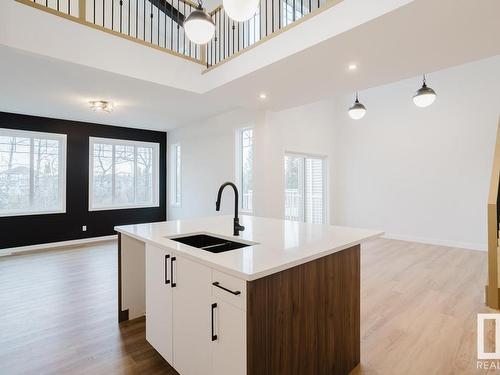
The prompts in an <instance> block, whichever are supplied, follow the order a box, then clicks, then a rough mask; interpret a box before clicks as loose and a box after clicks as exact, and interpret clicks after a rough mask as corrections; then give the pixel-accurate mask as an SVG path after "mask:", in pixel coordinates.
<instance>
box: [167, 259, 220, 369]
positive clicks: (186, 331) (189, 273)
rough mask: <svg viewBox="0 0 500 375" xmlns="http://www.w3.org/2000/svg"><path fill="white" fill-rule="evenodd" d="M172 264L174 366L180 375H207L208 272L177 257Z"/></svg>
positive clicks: (209, 332)
mask: <svg viewBox="0 0 500 375" xmlns="http://www.w3.org/2000/svg"><path fill="white" fill-rule="evenodd" d="M172 261H173V262H174V275H173V278H172V282H173V283H174V284H173V286H174V287H173V288H172V290H173V299H174V304H173V307H174V308H173V345H174V362H173V365H174V367H175V369H176V370H177V371H178V372H179V373H180V374H182V375H206V374H208V373H209V372H210V368H211V355H210V343H211V301H210V291H211V289H210V287H211V279H212V275H211V269H210V268H209V267H206V266H203V265H201V264H198V263H196V262H193V261H191V260H188V259H186V258H183V257H180V256H178V255H177V256H175V257H173V258H172Z"/></svg>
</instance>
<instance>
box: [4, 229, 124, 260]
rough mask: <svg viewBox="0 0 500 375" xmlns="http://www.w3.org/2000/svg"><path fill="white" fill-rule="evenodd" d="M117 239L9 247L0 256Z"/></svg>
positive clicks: (89, 239)
mask: <svg viewBox="0 0 500 375" xmlns="http://www.w3.org/2000/svg"><path fill="white" fill-rule="evenodd" d="M117 238H118V237H117V235H116V234H112V235H110V236H102V237H91V238H82V239H79V240H70V241H60V242H50V243H44V244H39V245H29V246H19V247H11V248H9V249H0V256H7V255H13V254H16V253H26V252H30V251H40V250H49V249H57V248H60V247H67V246H76V245H83V244H88V243H94V242H101V241H111V240H116V239H117Z"/></svg>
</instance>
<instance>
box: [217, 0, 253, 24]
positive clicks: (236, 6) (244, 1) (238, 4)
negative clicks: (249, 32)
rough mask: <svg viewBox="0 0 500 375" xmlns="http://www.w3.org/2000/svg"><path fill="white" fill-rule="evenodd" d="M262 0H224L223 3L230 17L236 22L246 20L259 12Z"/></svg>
mask: <svg viewBox="0 0 500 375" xmlns="http://www.w3.org/2000/svg"><path fill="white" fill-rule="evenodd" d="M259 1H260V0H224V1H223V2H222V5H223V7H224V10H225V11H226V14H227V15H228V17H229V18H231V19H232V20H234V21H236V22H244V21H247V20H249V19H250V18H252V17H253V16H254V15H255V13H256V12H257V8H258V7H259Z"/></svg>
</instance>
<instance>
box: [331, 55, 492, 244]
mask: <svg viewBox="0 0 500 375" xmlns="http://www.w3.org/2000/svg"><path fill="white" fill-rule="evenodd" d="M428 81H429V84H430V86H432V87H433V88H434V89H435V90H436V91H437V94H438V98H437V100H436V102H435V103H434V104H433V105H432V106H431V107H428V108H426V109H420V108H417V107H416V106H415V105H414V104H413V102H412V100H411V96H412V94H413V93H414V91H415V90H416V89H417V88H418V86H419V84H420V82H419V78H418V77H416V78H414V79H409V80H405V81H401V82H398V83H395V84H391V85H387V86H383V87H379V88H375V89H371V90H367V91H365V92H362V93H361V98H360V99H361V101H362V102H363V103H364V104H365V105H366V106H367V108H368V112H367V115H366V117H365V118H364V119H363V120H362V121H357V122H356V121H353V120H351V119H349V118H348V116H347V114H346V111H345V108H348V107H349V105H351V104H352V100H353V99H352V97H344V98H340V99H339V100H337V101H336V103H337V109H338V110H337V111H336V114H337V115H336V117H335V120H334V121H333V122H334V123H335V125H336V146H337V147H336V153H335V159H336V165H337V168H336V170H335V175H334V179H335V184H334V186H335V190H334V191H333V195H332V196H333V199H334V203H333V207H334V218H335V220H334V221H335V222H336V223H339V224H343V225H352V226H360V227H373V228H380V229H383V230H385V231H386V232H387V233H388V235H390V236H392V237H399V238H404V239H410V240H411V239H413V240H418V241H424V242H430V243H438V244H439V243H442V244H445V245H450V246H458V247H466V248H475V249H478V248H479V249H484V248H485V246H486V201H487V193H488V187H489V180H490V174H491V166H492V157H493V149H494V142H495V134H496V128H497V124H498V119H499V115H500V90H499V88H500V57H495V58H491V59H488V60H483V61H480V62H476V63H472V64H467V65H464V66H460V67H456V68H452V69H448V70H445V71H441V72H436V73H433V74H430V75H429V76H428Z"/></svg>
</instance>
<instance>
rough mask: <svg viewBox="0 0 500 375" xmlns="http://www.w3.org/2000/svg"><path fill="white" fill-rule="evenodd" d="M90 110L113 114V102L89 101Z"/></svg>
mask: <svg viewBox="0 0 500 375" xmlns="http://www.w3.org/2000/svg"><path fill="white" fill-rule="evenodd" d="M89 105H90V109H91V110H92V111H94V112H108V113H109V112H113V109H114V108H115V106H114V104H113V102H108V101H107V100H91V101H90V102H89Z"/></svg>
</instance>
